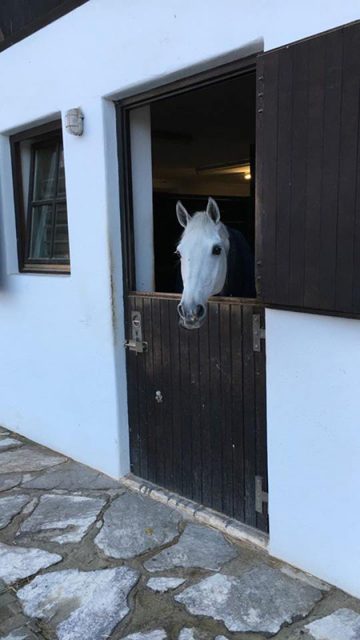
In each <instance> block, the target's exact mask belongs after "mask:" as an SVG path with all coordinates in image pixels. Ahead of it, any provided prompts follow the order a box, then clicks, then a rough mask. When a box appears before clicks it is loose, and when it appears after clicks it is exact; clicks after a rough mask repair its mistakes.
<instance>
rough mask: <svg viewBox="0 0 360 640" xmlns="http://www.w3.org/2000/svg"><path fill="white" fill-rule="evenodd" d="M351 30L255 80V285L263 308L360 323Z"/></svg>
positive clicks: (289, 52)
mask: <svg viewBox="0 0 360 640" xmlns="http://www.w3.org/2000/svg"><path fill="white" fill-rule="evenodd" d="M359 48H360V23H359V22H357V23H355V24H350V25H347V26H344V27H341V28H338V29H334V30H332V31H329V32H326V33H322V34H319V35H316V36H314V37H311V38H307V39H306V40H302V41H300V42H296V43H293V44H290V45H288V46H286V47H282V48H280V49H276V50H274V51H269V52H267V53H265V54H263V55H262V56H260V58H259V60H258V65H257V69H258V73H257V99H258V104H257V114H258V117H257V162H256V168H257V181H258V182H257V188H256V196H257V205H258V206H257V216H258V217H257V222H258V225H259V227H258V231H259V232H258V234H257V239H258V259H259V269H258V285H260V287H259V293H260V296H261V299H262V301H263V302H264V303H265V304H267V305H272V306H275V305H276V306H278V307H283V308H284V307H285V308H286V307H288V308H294V309H301V310H310V311H311V310H313V311H316V312H319V313H326V314H342V315H350V316H357V317H358V316H359V314H360V277H359V273H360V207H359V193H360V191H359V189H360V171H359V167H360V155H359V140H360V138H359V134H360V128H359V122H360V102H359V92H360V58H359V55H358V52H359Z"/></svg>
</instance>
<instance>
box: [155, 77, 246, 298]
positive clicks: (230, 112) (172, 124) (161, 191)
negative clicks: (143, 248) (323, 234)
mask: <svg viewBox="0 0 360 640" xmlns="http://www.w3.org/2000/svg"><path fill="white" fill-rule="evenodd" d="M150 113H151V155H152V185H153V229H154V260H155V266H154V269H155V273H154V275H155V290H156V291H159V292H178V291H179V290H181V279H180V288H179V265H178V259H177V257H176V255H175V254H174V251H175V248H176V245H177V242H178V239H179V237H180V235H181V232H182V228H181V227H180V225H179V223H178V221H177V218H176V213H175V206H176V202H177V200H181V201H182V203H183V204H184V205H185V207H186V208H187V210H188V211H189V213H193V212H195V211H202V210H204V209H205V208H206V203H207V198H208V197H209V196H212V197H213V198H215V199H216V201H217V202H218V204H219V207H220V211H221V219H222V221H223V222H224V223H225V224H226V225H228V226H230V227H233V228H236V229H238V230H240V231H241V232H242V233H243V235H244V236H245V237H246V239H247V241H248V243H249V244H250V247H251V248H252V250H253V251H254V208H255V207H254V204H255V188H254V185H255V74H254V73H247V74H244V75H239V76H236V77H234V78H232V79H229V80H224V81H221V82H216V83H213V84H211V85H207V86H205V87H203V88H200V89H195V90H191V91H187V92H184V93H181V94H177V95H174V96H173V97H169V98H164V99H161V100H158V101H155V102H153V103H152V104H151V105H150Z"/></svg>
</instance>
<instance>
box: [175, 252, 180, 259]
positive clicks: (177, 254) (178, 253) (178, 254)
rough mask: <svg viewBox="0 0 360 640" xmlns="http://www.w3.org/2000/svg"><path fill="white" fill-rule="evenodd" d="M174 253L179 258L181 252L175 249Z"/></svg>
mask: <svg viewBox="0 0 360 640" xmlns="http://www.w3.org/2000/svg"><path fill="white" fill-rule="evenodd" d="M175 255H176V256H177V257H178V258H181V253H180V251H178V250H176V251H175Z"/></svg>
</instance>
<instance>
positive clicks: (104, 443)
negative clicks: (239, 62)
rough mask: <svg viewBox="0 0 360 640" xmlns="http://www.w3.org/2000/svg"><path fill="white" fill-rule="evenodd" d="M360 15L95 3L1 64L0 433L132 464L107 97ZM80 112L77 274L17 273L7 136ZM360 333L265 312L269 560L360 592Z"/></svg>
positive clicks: (233, 0)
mask: <svg viewBox="0 0 360 640" xmlns="http://www.w3.org/2000/svg"><path fill="white" fill-rule="evenodd" d="M359 17H360V7H359V3H358V1H357V0H343V2H341V3H340V2H338V0H336V1H335V0H330V1H328V0H327V1H326V0H303V1H302V2H289V1H288V0H258V1H257V2H249V1H248V0H246V1H245V0H223V1H222V2H221V3H220V2H219V1H218V0H195V1H194V0H153V1H152V2H149V1H148V0H132V1H131V2H120V1H119V0H90V1H89V2H88V3H86V4H85V5H83V6H81V7H80V8H78V9H77V10H75V11H73V12H72V13H70V14H68V15H67V16H64V17H63V18H61V19H59V20H57V21H56V22H54V23H52V24H51V25H49V26H48V27H46V28H44V29H42V30H41V31H39V32H37V33H35V34H33V35H32V36H30V37H28V38H26V39H25V40H23V41H21V42H19V43H17V44H16V45H14V46H12V47H11V48H9V49H7V50H5V51H4V52H3V53H1V54H0V78H1V92H2V93H1V100H0V192H1V200H0V205H1V216H2V223H1V232H2V233H1V237H2V239H3V240H2V244H1V245H0V257H1V262H0V309H1V312H0V354H1V366H0V424H3V425H4V426H7V427H9V428H11V429H15V430H16V431H19V432H20V433H23V434H25V435H27V436H29V437H31V438H34V439H35V440H37V441H39V442H41V443H44V444H47V445H49V446H50V447H53V448H55V449H58V450H59V451H63V452H64V453H67V454H69V455H71V456H73V457H75V458H77V459H78V460H81V461H83V462H86V463H88V464H90V465H93V466H94V467H97V468H99V469H102V470H104V471H106V472H107V473H110V474H111V475H114V476H118V475H121V474H123V473H125V472H126V471H127V470H128V431H127V406H126V376H125V364H124V351H123V347H122V342H123V339H124V335H123V309H122V286H121V256H120V245H119V234H120V226H119V198H118V195H119V194H118V183H117V160H116V141H115V113H114V108H113V105H112V104H111V102H110V101H108V100H105V99H104V97H106V96H108V97H109V96H121V95H129V94H131V93H134V92H136V91H139V90H140V89H143V88H144V87H147V86H150V85H157V84H159V83H165V82H167V81H168V80H170V79H173V78H175V77H179V76H182V75H186V74H189V73H190V72H191V71H193V70H194V69H197V68H205V67H210V66H213V65H214V64H215V63H216V61H215V60H214V59H215V58H217V62H220V61H224V60H227V59H232V58H234V57H236V56H239V55H241V54H242V55H244V54H246V53H249V52H251V51H254V50H259V49H261V48H262V46H263V43H264V47H265V49H269V48H272V47H276V46H280V45H283V44H285V43H287V42H291V41H294V40H296V39H299V38H302V37H305V36H308V35H311V34H315V33H317V32H320V31H323V30H325V29H329V28H332V27H335V26H338V25H341V24H344V23H347V22H350V21H352V20H356V19H358V18H359ZM77 106H81V107H82V109H83V111H84V114H85V133H84V136H83V137H82V138H75V137H71V136H69V135H68V134H67V133H66V132H64V145H65V165H66V167H65V168H66V187H67V199H68V216H69V229H70V245H71V276H48V275H25V274H19V273H17V261H16V242H15V227H14V208H13V194H12V185H11V169H10V158H9V147H8V134H10V133H12V132H15V131H18V130H21V129H23V128H26V127H29V126H32V125H34V124H36V123H38V122H39V123H40V122H43V121H45V120H50V119H51V118H52V117H53V116H54V114H61V115H62V117H63V116H64V113H65V111H66V110H67V109H69V108H72V107H77ZM278 319H279V320H278ZM280 326H281V327H282V330H281V331H280V330H279V327H280ZM295 327H296V329H297V332H295V333H294V331H293V329H294V328H295ZM359 331H360V325H358V324H357V323H356V322H350V321H340V320H329V319H326V318H321V317H317V318H312V317H309V316H304V315H299V316H296V315H291V314H281V313H277V314H276V313H275V312H269V313H268V355H269V367H268V383H269V386H268V403H269V451H270V500H271V502H270V516H271V545H272V551H273V552H274V553H277V554H278V555H280V556H281V557H285V558H287V559H289V560H290V561H293V562H295V564H299V565H300V566H303V567H305V568H308V569H309V570H311V571H314V572H315V573H317V574H319V575H322V576H323V577H328V578H329V579H331V580H333V581H334V582H337V583H339V584H340V583H341V584H342V585H343V586H344V587H345V588H348V589H349V590H352V591H355V590H357V591H358V590H359V587H356V585H355V584H354V581H355V578H354V579H353V581H352V578H351V576H354V571H355V566H356V562H358V557H359V554H357V558H355V548H356V549H357V550H358V546H357V545H356V547H355V541H356V540H355V539H356V527H357V526H359V525H358V520H357V518H358V514H357V510H356V504H355V501H356V500H357V498H358V495H359V486H357V487H356V482H358V481H359V477H358V476H357V475H356V473H357V472H356V468H354V467H355V462H354V457H352V456H353V455H354V454H353V452H354V451H355V450H356V447H357V446H358V445H359V439H358V432H357V429H356V421H357V417H358V415H359V412H358V409H359V407H358V405H357V401H356V398H357V396H356V382H355V379H356V378H355V376H356V372H357V371H356V363H357V360H358V359H359V353H358V346H357V344H358V342H357V338H358V337H359V336H358V333H359ZM315 336H317V340H315ZM343 347H344V348H343ZM345 347H346V348H345ZM290 361H291V365H290ZM321 363H322V364H321ZM333 365H334V366H335V368H334V367H333ZM283 371H287V372H288V375H283ZM331 371H332V373H331ZM329 372H330V373H329ZM318 374H319V375H318ZM316 376H318V377H316ZM324 376H325V377H324ZM334 387H335V389H334ZM350 387H351V389H352V390H353V392H352V393H350V391H349V389H350ZM327 390H329V397H327ZM316 391H317V392H316ZM304 394H305V395H304ZM339 400H340V401H341V402H339ZM347 449H348V450H347ZM299 451H302V452H303V455H302V456H299ZM281 453H283V455H280V454H281ZM347 454H348V456H347ZM347 457H348V459H347ZM345 465H346V469H345ZM296 470H298V473H296V474H294V471H296ZM337 472H338V473H339V474H340V475H339V476H338V477H339V478H340V480H339V481H338V482H336V480H335V476H336V473H337ZM350 472H351V473H353V476H352V480H350V476H351V473H350ZM315 480H316V482H315ZM319 482H320V483H321V482H322V485H321V484H319ZM328 483H329V484H328ZM329 487H330V489H331V490H330V491H329ZM325 489H326V491H325ZM340 492H341V495H339V493H340ZM347 492H349V495H351V500H352V501H353V504H352V505H349V508H347V507H346V501H347V499H348V498H347ZM324 494H326V495H325V496H324ZM284 505H286V507H284ZM350 506H351V507H352V508H351V509H350ZM284 511H285V512H284ZM338 514H339V517H338ZM325 516H326V517H325ZM331 527H334V529H333V530H332V529H331ZM334 531H335V532H338V534H339V535H334ZM357 535H358V538H359V531H358V532H357ZM304 541H305V542H306V546H305V545H304V544H303V542H304ZM319 543H321V544H319ZM301 548H302V549H303V551H301ZM335 551H336V553H338V554H339V555H338V557H337V558H336V562H332V561H330V560H329V558H331V559H332V558H333V557H334V555H335ZM342 565H344V567H347V568H346V570H345V569H344V570H343V569H342V568H341V567H342ZM340 572H341V575H340ZM343 574H344V575H347V576H348V577H347V578H346V579H345V582H346V584H343V583H344V579H343Z"/></svg>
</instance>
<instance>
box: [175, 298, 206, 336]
mask: <svg viewBox="0 0 360 640" xmlns="http://www.w3.org/2000/svg"><path fill="white" fill-rule="evenodd" d="M177 309H178V314H179V316H180V320H179V325H180V327H183V328H184V329H200V327H201V325H202V324H203V322H204V320H205V317H206V307H205V306H204V305H203V304H198V305H196V306H195V307H194V308H192V309H187V308H186V307H185V306H184V305H183V304H182V303H181V302H180V304H179V305H178V308H177Z"/></svg>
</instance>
